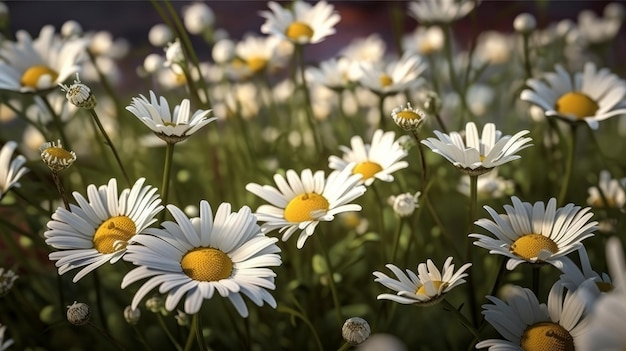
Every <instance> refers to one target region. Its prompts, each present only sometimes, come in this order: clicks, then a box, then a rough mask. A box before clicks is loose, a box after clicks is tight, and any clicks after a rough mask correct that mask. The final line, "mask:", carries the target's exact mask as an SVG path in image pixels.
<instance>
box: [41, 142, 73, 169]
mask: <svg viewBox="0 0 626 351" xmlns="http://www.w3.org/2000/svg"><path fill="white" fill-rule="evenodd" d="M39 152H40V153H41V159H42V160H43V162H44V163H45V164H46V165H47V166H48V168H50V169H51V170H53V171H55V172H58V171H61V170H64V169H66V168H69V167H70V166H71V165H72V164H73V163H74V161H76V153H74V151H68V150H65V149H64V148H63V145H62V144H61V140H57V142H56V143H55V142H54V141H51V142H47V143H44V144H43V145H41V147H40V148H39Z"/></svg>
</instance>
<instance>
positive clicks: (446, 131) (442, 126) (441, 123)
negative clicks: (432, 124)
mask: <svg viewBox="0 0 626 351" xmlns="http://www.w3.org/2000/svg"><path fill="white" fill-rule="evenodd" d="M435 118H436V119H437V122H438V123H439V125H440V126H441V130H442V131H443V132H444V133H446V134H450V133H448V129H447V128H446V125H445V124H444V123H443V118H441V115H440V114H439V112H436V113H435Z"/></svg>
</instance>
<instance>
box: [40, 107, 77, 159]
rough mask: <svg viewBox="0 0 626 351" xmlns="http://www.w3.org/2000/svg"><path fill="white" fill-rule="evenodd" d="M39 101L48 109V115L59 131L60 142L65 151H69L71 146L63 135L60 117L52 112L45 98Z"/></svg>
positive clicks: (52, 109) (63, 130) (63, 129)
mask: <svg viewBox="0 0 626 351" xmlns="http://www.w3.org/2000/svg"><path fill="white" fill-rule="evenodd" d="M41 100H43V102H44V104H45V105H46V107H47V108H48V111H50V114H51V115H52V120H53V122H54V125H55V126H56V128H57V129H58V131H59V135H60V136H61V141H62V142H63V145H65V148H66V149H68V150H71V149H72V146H71V145H70V141H69V139H68V138H67V135H66V134H65V128H64V126H63V122H62V121H61V117H60V116H59V115H58V114H57V113H56V112H55V111H54V108H53V107H52V105H51V104H50V101H48V99H47V98H46V97H42V98H41Z"/></svg>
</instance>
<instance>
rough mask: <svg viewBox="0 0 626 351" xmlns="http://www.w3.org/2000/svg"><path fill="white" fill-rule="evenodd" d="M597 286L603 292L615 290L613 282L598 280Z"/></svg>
mask: <svg viewBox="0 0 626 351" xmlns="http://www.w3.org/2000/svg"><path fill="white" fill-rule="evenodd" d="M596 286H597V287H598V289H600V291H601V292H609V291H613V284H611V283H605V282H596Z"/></svg>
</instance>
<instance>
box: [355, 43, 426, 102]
mask: <svg viewBox="0 0 626 351" xmlns="http://www.w3.org/2000/svg"><path fill="white" fill-rule="evenodd" d="M427 67H428V64H427V63H426V62H425V61H424V60H423V59H422V57H421V56H419V55H416V54H413V53H407V54H404V55H402V57H400V58H399V59H395V60H390V61H387V62H379V63H377V64H362V65H361V70H362V75H361V77H360V78H359V83H360V84H361V85H362V86H364V87H365V88H367V89H368V90H370V91H372V92H374V93H376V94H378V95H382V96H387V95H390V94H395V93H399V92H402V91H405V90H408V89H413V88H415V87H418V86H420V85H421V84H422V83H423V82H424V80H423V79H422V78H421V77H420V75H421V74H422V73H423V72H424V71H425V70H426V68H427Z"/></svg>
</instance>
